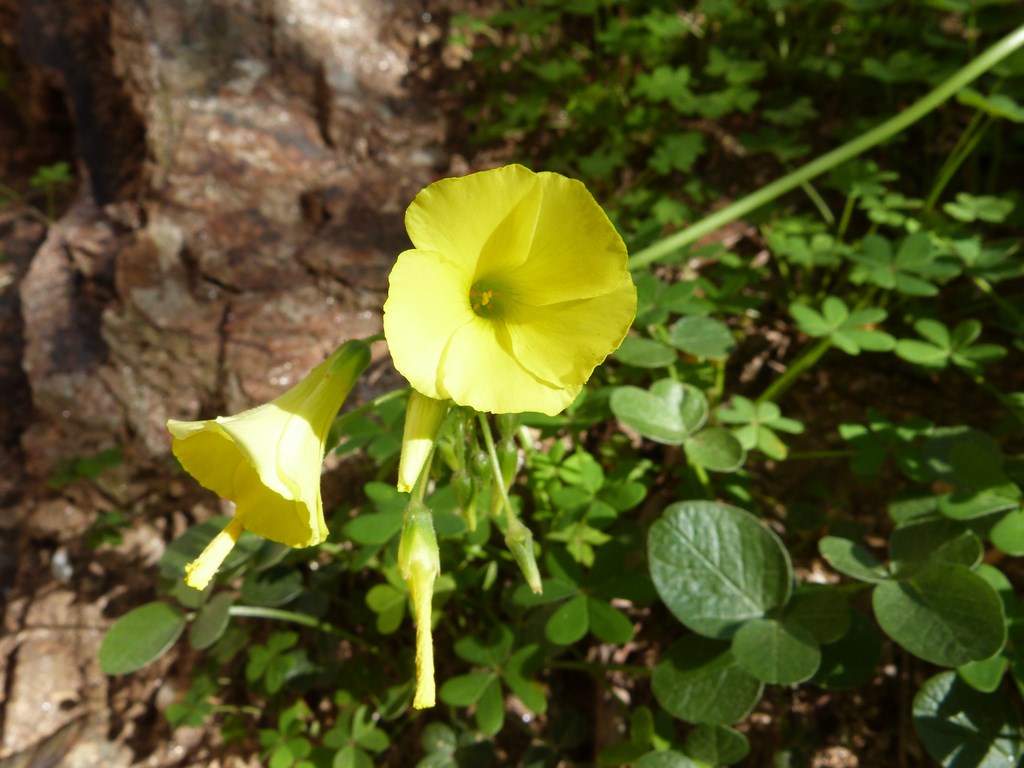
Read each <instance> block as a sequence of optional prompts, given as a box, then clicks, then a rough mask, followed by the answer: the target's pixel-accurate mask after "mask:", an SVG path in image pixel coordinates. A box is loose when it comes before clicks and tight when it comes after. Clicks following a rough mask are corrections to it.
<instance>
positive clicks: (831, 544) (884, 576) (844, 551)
mask: <svg viewBox="0 0 1024 768" xmlns="http://www.w3.org/2000/svg"><path fill="white" fill-rule="evenodd" d="M818 551H819V552H821V556H822V557H824V558H825V561H826V562H827V563H828V564H829V565H831V566H832V567H833V568H835V569H836V570H837V571H839V572H840V573H842V574H845V575H846V576H849V577H850V578H851V579H857V581H867V582H872V583H875V582H882V581H888V580H889V579H891V578H892V575H891V574H890V573H889V571H888V569H887V568H886V567H885V566H884V565H882V564H881V563H880V562H878V560H877V558H875V556H874V555H873V554H871V552H869V551H868V550H867V548H866V547H863V546H862V545H860V544H858V543H857V542H855V541H850V540H849V539H843V538H840V537H839V536H826V537H824V538H823V539H822V540H821V541H819V542H818Z"/></svg>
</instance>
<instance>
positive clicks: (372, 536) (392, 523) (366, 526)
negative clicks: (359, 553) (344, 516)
mask: <svg viewBox="0 0 1024 768" xmlns="http://www.w3.org/2000/svg"><path fill="white" fill-rule="evenodd" d="M402 515H403V513H402V512H371V513H370V514H362V515H359V516H358V517H354V518H352V519H351V520H349V521H348V522H347V523H346V524H345V527H344V528H342V532H343V533H344V534H345V535H346V536H348V537H349V538H350V539H352V541H354V542H356V543H357V544H368V545H379V544H386V543H387V542H389V541H391V539H392V538H393V537H394V536H395V535H396V534H397V533H398V532H399V531H400V530H401V529H402Z"/></svg>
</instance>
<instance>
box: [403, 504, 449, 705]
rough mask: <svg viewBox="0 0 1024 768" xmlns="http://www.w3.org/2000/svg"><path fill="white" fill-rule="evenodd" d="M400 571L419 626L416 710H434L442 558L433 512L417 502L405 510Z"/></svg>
mask: <svg viewBox="0 0 1024 768" xmlns="http://www.w3.org/2000/svg"><path fill="white" fill-rule="evenodd" d="M398 569H399V570H400V571H401V573H402V578H403V579H405V583H406V584H407V585H408V587H409V595H410V597H411V598H412V608H413V620H414V621H415V623H416V693H415V695H414V696H413V701H412V705H413V707H415V708H416V709H423V708H424V707H432V706H434V696H435V687H434V642H433V637H432V636H431V632H430V624H431V602H432V600H433V596H434V580H435V579H436V578H437V577H438V575H439V574H440V573H441V555H440V552H439V551H438V548H437V536H436V535H435V534H434V518H433V515H431V513H430V510H429V509H428V508H427V507H426V505H424V504H423V502H421V501H418V500H415V499H414V500H413V501H411V502H410V503H409V506H408V507H407V508H406V510H405V520H404V521H403V523H402V537H401V539H400V540H399V542H398Z"/></svg>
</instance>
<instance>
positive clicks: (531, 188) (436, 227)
mask: <svg viewBox="0 0 1024 768" xmlns="http://www.w3.org/2000/svg"><path fill="white" fill-rule="evenodd" d="M538 187H539V182H538V179H537V175H536V174H535V173H533V172H532V171H530V170H528V169H526V168H524V167H523V166H521V165H507V166H504V167H502V168H495V169H494V170H491V171H481V172H480V173H473V174H470V175H468V176H462V177H460V178H455V179H441V180H440V181H436V182H434V183H433V184H431V185H430V186H428V187H427V188H426V189H424V190H422V191H421V192H420V193H419V194H418V195H416V198H415V199H414V200H413V201H412V204H411V205H410V206H409V208H408V210H407V211H406V212H405V228H406V230H408V232H409V238H410V239H411V240H412V242H413V245H415V246H416V248H417V249H419V250H425V251H437V252H439V253H443V254H445V256H447V257H448V258H449V259H452V260H455V261H457V262H458V263H459V264H460V265H461V266H462V267H463V268H464V269H466V270H467V271H468V276H470V277H472V275H473V274H474V273H475V271H476V266H477V260H478V259H479V257H480V254H481V252H482V251H483V249H484V246H485V245H486V244H487V242H488V240H490V238H491V236H492V235H493V234H494V232H495V231H496V230H497V229H498V228H499V226H500V225H501V223H502V222H503V221H505V219H506V218H507V217H508V215H509V213H510V212H511V211H513V210H514V209H516V208H517V206H519V204H520V203H521V202H522V200H523V198H524V197H528V196H530V195H536V194H538ZM531 227H532V224H531ZM525 257H526V252H525V251H524V252H523V253H521V254H520V255H519V259H520V260H521V259H523V258H525Z"/></svg>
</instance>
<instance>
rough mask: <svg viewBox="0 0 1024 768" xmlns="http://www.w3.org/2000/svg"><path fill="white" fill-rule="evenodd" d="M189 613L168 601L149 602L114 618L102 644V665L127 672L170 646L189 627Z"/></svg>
mask: <svg viewBox="0 0 1024 768" xmlns="http://www.w3.org/2000/svg"><path fill="white" fill-rule="evenodd" d="M185 624H186V621H185V616H184V615H183V614H182V613H181V611H179V610H178V609H177V608H174V607H173V606H171V605H168V604H167V603H146V605H141V606H139V607H138V608H135V609H133V610H131V611H128V613H126V614H125V615H124V616H122V617H121V618H120V619H118V620H117V621H116V622H114V625H113V626H112V627H111V628H110V629H109V630H107V634H106V636H105V637H104V638H103V642H102V643H101V644H100V651H99V657H100V669H102V670H103V672H104V674H107V675H124V674H127V673H129V672H134V671H135V670H137V669H142V668H143V667H144V666H146V665H147V664H149V663H150V662H152V661H156V660H157V659H159V658H160V657H161V656H163V655H164V654H165V653H167V651H169V650H170V648H171V646H172V645H174V643H175V642H176V641H177V639H178V638H179V637H181V633H182V632H183V631H184V630H185Z"/></svg>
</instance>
